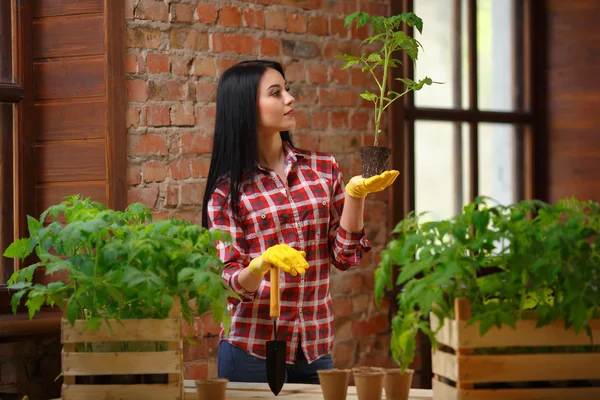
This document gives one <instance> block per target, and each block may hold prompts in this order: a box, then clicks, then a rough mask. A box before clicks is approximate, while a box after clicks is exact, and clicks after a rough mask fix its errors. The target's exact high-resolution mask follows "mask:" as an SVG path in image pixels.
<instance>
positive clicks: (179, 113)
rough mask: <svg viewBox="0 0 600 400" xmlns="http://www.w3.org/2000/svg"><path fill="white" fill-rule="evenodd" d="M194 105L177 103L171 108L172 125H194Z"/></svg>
mask: <svg viewBox="0 0 600 400" xmlns="http://www.w3.org/2000/svg"><path fill="white" fill-rule="evenodd" d="M194 123H195V119H194V106H193V105H192V104H191V103H184V104H175V105H174V106H173V108H172V109H171V125H172V126H194Z"/></svg>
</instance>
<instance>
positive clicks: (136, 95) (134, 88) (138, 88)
mask: <svg viewBox="0 0 600 400" xmlns="http://www.w3.org/2000/svg"><path fill="white" fill-rule="evenodd" d="M126 90H127V101H137V102H144V101H146V100H148V82H146V81H141V80H134V81H131V80H130V81H127V84H126Z"/></svg>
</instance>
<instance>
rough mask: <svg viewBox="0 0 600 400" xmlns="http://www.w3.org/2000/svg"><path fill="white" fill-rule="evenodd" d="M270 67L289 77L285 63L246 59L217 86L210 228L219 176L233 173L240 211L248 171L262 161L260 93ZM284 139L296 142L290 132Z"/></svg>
mask: <svg viewBox="0 0 600 400" xmlns="http://www.w3.org/2000/svg"><path fill="white" fill-rule="evenodd" d="M268 68H272V69H274V70H276V71H278V72H279V73H280V74H281V75H282V76H283V77H284V79H285V75H284V74H283V68H282V67H281V64H279V63H277V62H274V61H265V60H253V61H242V62H240V63H238V64H236V65H234V66H233V67H231V68H229V69H228V70H227V71H225V72H224V73H223V75H222V76H221V78H220V79H219V86H218V87H217V111H216V117H215V132H214V137H213V152H212V157H211V160H210V169H209V170H208V178H207V181H206V191H205V192H204V200H203V202H202V226H204V227H208V215H207V212H206V208H207V204H208V201H209V200H210V198H211V196H212V193H213V191H214V190H215V188H216V186H217V183H218V182H219V179H220V178H222V177H224V176H225V175H227V174H229V193H228V194H227V196H228V197H229V201H230V204H229V206H230V209H231V211H232V212H233V213H236V212H237V209H238V206H239V203H240V190H241V183H242V180H243V177H244V173H246V172H248V171H249V170H250V169H251V168H252V167H254V165H255V163H256V162H257V161H258V134H257V126H258V112H257V104H258V103H257V100H258V98H257V93H258V84H259V82H260V78H261V77H262V75H263V74H264V73H265V71H266V70H267V69H268ZM280 135H281V139H282V140H283V141H286V142H288V143H290V144H292V141H291V138H290V133H289V132H288V131H284V132H280Z"/></svg>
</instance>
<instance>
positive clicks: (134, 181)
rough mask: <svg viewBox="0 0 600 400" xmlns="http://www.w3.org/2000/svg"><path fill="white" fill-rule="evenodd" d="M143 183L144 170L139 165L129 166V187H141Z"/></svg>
mask: <svg viewBox="0 0 600 400" xmlns="http://www.w3.org/2000/svg"><path fill="white" fill-rule="evenodd" d="M141 182H142V169H141V168H140V166H139V165H132V164H131V163H130V164H129V165H128V166H127V185H129V186H133V185H139V184H140V183H141Z"/></svg>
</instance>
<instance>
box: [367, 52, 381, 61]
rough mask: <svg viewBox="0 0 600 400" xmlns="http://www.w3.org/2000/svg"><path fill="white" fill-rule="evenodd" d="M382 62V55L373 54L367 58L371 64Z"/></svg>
mask: <svg viewBox="0 0 600 400" xmlns="http://www.w3.org/2000/svg"><path fill="white" fill-rule="evenodd" d="M380 61H381V55H380V54H379V53H371V54H369V57H368V58H367V62H369V63H378V62H380Z"/></svg>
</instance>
